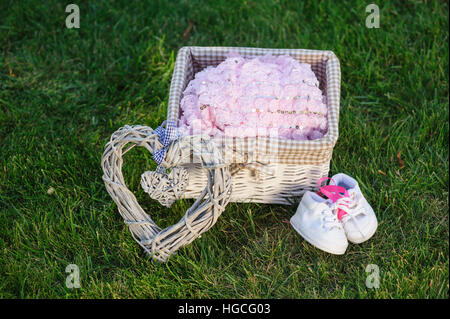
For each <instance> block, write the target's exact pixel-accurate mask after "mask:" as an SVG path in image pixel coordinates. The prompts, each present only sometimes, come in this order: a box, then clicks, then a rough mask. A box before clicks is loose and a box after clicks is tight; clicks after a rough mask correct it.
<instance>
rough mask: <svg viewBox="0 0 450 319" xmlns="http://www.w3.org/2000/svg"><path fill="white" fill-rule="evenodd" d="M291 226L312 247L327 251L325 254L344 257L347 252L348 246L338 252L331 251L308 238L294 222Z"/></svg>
mask: <svg viewBox="0 0 450 319" xmlns="http://www.w3.org/2000/svg"><path fill="white" fill-rule="evenodd" d="M291 225H292V228H294V229H295V231H296V232H297V233H299V234H300V236H302V237H303V239H305V240H306V241H307V242H309V243H310V244H311V245H313V246H314V247H317V248H319V249H320V250H323V251H325V252H327V253H329V254H333V255H343V254H345V251H346V250H347V246H345V247H344V248H340V249H337V250H330V249H329V248H327V247H325V246H322V244H319V243H318V242H316V241H315V240H313V239H311V238H310V237H308V236H306V235H305V234H303V233H302V232H301V231H300V229H299V228H297V227H296V226H295V224H294V223H293V222H292V221H291Z"/></svg>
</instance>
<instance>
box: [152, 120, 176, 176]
mask: <svg viewBox="0 0 450 319" xmlns="http://www.w3.org/2000/svg"><path fill="white" fill-rule="evenodd" d="M164 125H166V128H164ZM154 132H155V133H156V134H157V135H158V138H159V141H160V142H161V144H162V145H163V147H162V148H160V149H159V150H157V151H156V152H154V153H153V159H154V160H155V162H156V163H158V170H161V167H160V165H161V163H162V161H163V160H164V157H165V156H166V152H167V149H168V148H169V146H170V143H172V141H174V140H176V139H177V138H178V137H179V136H180V135H179V132H178V128H177V123H176V122H175V121H164V122H163V123H162V124H161V126H159V127H158V128H156V130H155V131H154Z"/></svg>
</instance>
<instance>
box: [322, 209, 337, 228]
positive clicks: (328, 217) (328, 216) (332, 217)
mask: <svg viewBox="0 0 450 319" xmlns="http://www.w3.org/2000/svg"><path fill="white" fill-rule="evenodd" d="M322 215H323V217H322V220H323V227H324V228H325V229H327V230H331V229H333V228H339V229H341V228H342V223H340V222H339V220H338V218H337V216H336V214H334V213H333V211H332V210H331V209H324V210H322Z"/></svg>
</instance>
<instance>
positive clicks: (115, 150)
mask: <svg viewBox="0 0 450 319" xmlns="http://www.w3.org/2000/svg"><path fill="white" fill-rule="evenodd" d="M135 146H141V147H145V148H146V149H147V150H148V151H149V152H150V153H152V154H153V153H155V152H156V151H157V150H159V149H160V148H161V147H162V144H161V142H160V141H159V139H158V135H157V134H156V133H155V131H154V130H153V129H152V128H151V127H148V126H141V125H137V126H124V127H122V128H120V129H119V130H117V131H116V132H114V133H113V134H112V136H111V139H110V141H109V142H108V143H107V144H106V146H105V150H104V152H103V156H102V160H101V165H102V168H103V181H104V182H105V186H106V189H107V191H108V193H109V195H110V196H111V197H112V199H113V200H114V202H115V203H116V205H117V207H118V210H119V213H120V215H121V216H122V217H123V218H124V221H125V223H126V224H127V225H128V227H129V229H130V232H131V234H132V236H133V238H134V239H135V240H136V241H137V242H138V243H139V245H140V246H142V247H143V248H144V250H145V251H146V252H148V253H149V254H150V255H151V256H152V258H154V259H155V260H158V261H161V262H166V261H167V259H168V258H169V257H170V255H172V254H173V253H174V252H175V251H177V250H178V249H179V248H181V247H183V246H186V245H188V244H189V243H191V242H192V241H194V240H195V239H196V238H198V237H200V236H201V234H202V233H204V232H205V231H207V230H209V229H210V228H211V227H212V226H213V225H214V224H215V223H216V221H217V219H218V217H219V216H220V215H221V213H222V212H223V211H224V210H225V206H226V205H227V204H228V202H229V200H230V196H231V174H230V169H229V167H228V166H227V165H226V164H225V162H224V160H223V158H222V154H221V153H220V151H219V150H218V149H217V147H216V146H215V144H214V143H213V142H212V141H211V140H210V139H209V137H208V136H203V135H202V136H200V135H198V136H197V135H196V136H189V137H183V138H179V139H177V140H175V141H174V142H173V143H172V144H171V145H170V147H169V149H168V150H167V153H166V156H165V158H164V160H163V161H162V164H161V165H163V166H165V167H167V168H169V167H175V166H177V165H178V164H180V163H181V162H182V160H184V159H186V158H187V157H189V158H190V156H191V154H194V156H196V155H197V156H200V160H201V163H202V165H203V167H204V168H205V169H206V174H207V177H208V182H207V185H206V187H205V189H204V190H203V191H202V192H201V194H200V195H199V197H198V198H197V200H196V201H195V202H194V204H193V205H192V206H191V207H190V208H189V209H188V210H187V211H186V214H185V215H184V216H183V218H181V220H180V221H178V223H176V224H174V225H172V226H169V227H167V228H165V229H161V228H160V227H159V226H158V225H157V224H156V223H155V222H154V221H153V220H152V219H151V218H150V216H149V215H148V214H146V213H145V211H144V210H143V209H142V207H141V206H140V205H139V203H138V202H137V200H136V197H135V196H134V194H133V193H132V192H131V191H130V190H129V189H128V188H127V186H126V184H125V181H124V178H123V174H122V164H123V155H125V153H127V152H128V151H129V150H130V149H132V148H133V147H135Z"/></svg>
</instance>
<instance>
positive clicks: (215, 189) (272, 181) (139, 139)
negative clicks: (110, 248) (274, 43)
mask: <svg viewBox="0 0 450 319" xmlns="http://www.w3.org/2000/svg"><path fill="white" fill-rule="evenodd" d="M231 51H234V52H237V53H239V54H240V55H242V56H244V57H247V58H249V57H255V56H261V55H265V54H267V53H270V54H273V55H285V54H287V55H290V56H292V57H293V58H295V59H297V60H299V61H301V62H306V63H309V64H311V66H312V70H313V71H314V73H315V74H316V76H317V78H318V80H319V83H320V85H319V87H320V89H321V90H322V92H323V93H324V94H325V95H326V97H327V104H328V132H327V134H325V136H324V137H322V138H321V139H317V140H312V141H294V140H282V139H278V138H225V139H216V138H210V137H208V136H199V135H194V136H187V137H179V138H177V139H174V140H173V141H170V142H169V143H168V142H167V141H166V140H165V138H164V136H168V135H169V134H167V133H168V132H170V130H169V128H168V127H167V130H166V131H165V135H164V134H162V135H161V134H160V133H161V130H159V129H157V130H153V129H151V128H150V127H146V126H125V127H123V128H120V129H119V130H118V131H116V132H115V133H114V134H113V135H112V136H111V139H110V141H109V143H108V144H107V145H106V146H105V151H104V153H103V156H102V168H103V172H104V175H103V180H104V182H105V185H106V189H107V191H108V193H109V194H110V195H111V197H112V198H113V200H114V201H115V203H116V204H117V206H118V209H119V212H120V214H121V215H122V217H123V218H124V220H125V223H126V224H127V225H128V226H129V229H130V231H131V234H132V235H133V238H134V239H135V240H136V241H137V242H138V243H139V244H140V245H141V246H142V247H143V248H144V249H145V251H147V252H148V253H149V254H150V255H151V256H152V257H153V258H154V259H156V260H158V261H162V262H165V261H167V259H168V258H169V257H170V255H172V254H173V253H175V252H176V251H177V250H178V249H179V248H181V247H183V246H185V245H187V244H189V243H191V242H192V241H193V240H195V239H196V238H198V237H199V236H201V234H202V233H203V232H205V231H207V230H208V229H210V228H211V227H212V226H213V225H214V224H215V222H216V221H217V219H218V217H219V216H220V214H221V213H222V212H223V210H224V209H225V206H226V205H227V204H228V202H229V201H234V202H259V203H277V204H289V203H292V202H294V201H295V200H296V199H297V198H298V197H300V196H301V195H302V194H303V193H304V192H305V191H306V190H312V189H316V188H317V184H318V181H319V179H320V178H322V177H324V176H327V175H328V171H329V165H330V160H331V156H332V153H333V147H334V145H335V143H336V141H337V138H338V117H339V99H340V68H339V61H338V59H337V58H336V56H335V55H334V53H333V52H331V51H315V50H296V49H292V50H291V49H258V48H233V47H184V48H182V49H180V51H179V53H178V56H177V60H176V63H175V70H174V72H173V77H172V83H171V86H170V95H169V105H168V115H167V119H168V120H169V122H170V123H176V122H177V120H178V118H179V115H180V114H179V104H180V99H181V95H182V92H183V90H184V89H185V87H186V85H187V84H188V83H189V81H190V80H192V79H193V78H194V74H195V73H196V72H198V71H200V70H201V69H203V68H205V67H207V66H209V65H217V64H219V63H220V62H222V61H223V60H224V59H225V58H226V56H227V54H228V53H229V52H231ZM162 131H163V132H164V130H162ZM135 146H142V147H145V148H146V149H147V150H148V151H150V152H151V153H153V154H154V153H155V152H160V151H161V150H164V152H163V155H164V156H163V160H162V163H161V166H162V167H165V168H171V169H172V170H171V172H170V174H166V173H164V172H160V171H156V172H150V171H147V172H144V174H142V179H141V185H142V187H143V189H144V190H145V192H147V193H149V195H150V197H152V198H154V199H156V200H158V201H160V203H162V204H163V205H165V206H170V205H171V203H173V202H174V201H175V200H176V199H179V198H181V197H185V198H197V200H196V201H195V203H194V204H193V205H192V207H190V208H189V209H188V210H187V211H186V214H185V216H184V217H183V218H182V219H181V220H180V221H179V222H178V223H177V224H175V225H172V226H169V227H167V228H165V229H161V228H160V227H158V225H156V223H155V222H154V221H153V220H152V219H151V218H150V216H149V215H148V214H146V213H145V212H144V210H143V209H142V207H141V206H140V205H139V203H138V202H137V200H136V197H135V196H134V195H133V193H132V192H131V191H130V190H129V189H128V188H127V186H126V184H125V181H124V178H123V175H122V164H123V158H122V157H123V155H124V154H125V153H126V152H127V151H128V150H130V149H131V148H133V147H135Z"/></svg>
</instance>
